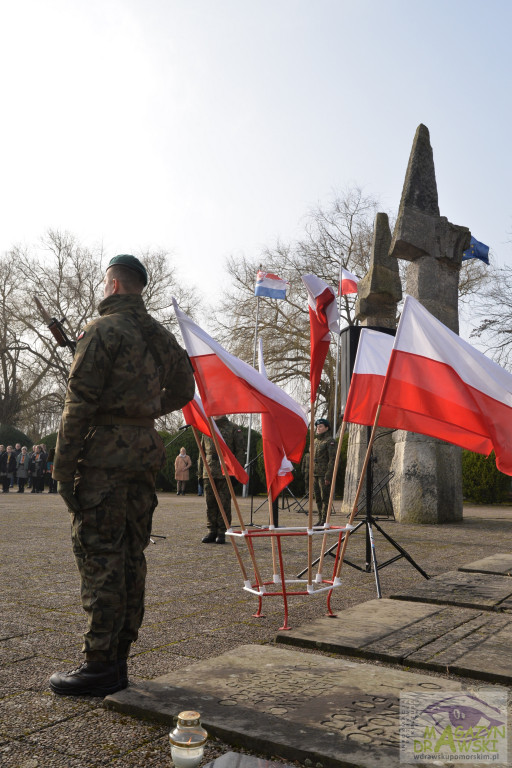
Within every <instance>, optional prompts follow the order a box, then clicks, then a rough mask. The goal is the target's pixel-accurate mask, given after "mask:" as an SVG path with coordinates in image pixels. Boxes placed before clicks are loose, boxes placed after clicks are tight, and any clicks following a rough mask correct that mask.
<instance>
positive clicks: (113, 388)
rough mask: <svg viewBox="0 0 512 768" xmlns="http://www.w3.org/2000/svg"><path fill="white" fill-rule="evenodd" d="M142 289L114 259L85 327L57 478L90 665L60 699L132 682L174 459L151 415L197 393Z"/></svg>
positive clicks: (124, 262)
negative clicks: (156, 530)
mask: <svg viewBox="0 0 512 768" xmlns="http://www.w3.org/2000/svg"><path fill="white" fill-rule="evenodd" d="M145 285H147V273H146V270H145V268H144V266H143V264H142V263H141V262H140V261H139V260H138V259H136V258H135V257H134V256H129V255H122V256H115V257H114V258H113V259H111V261H110V263H109V265H108V267H107V272H106V275H105V281H104V299H103V301H102V302H101V303H100V305H99V307H98V310H99V314H100V317H99V318H98V319H96V320H93V321H92V322H91V323H89V324H88V325H87V326H86V327H85V329H84V330H83V331H82V333H80V335H79V337H78V340H77V346H76V353H75V357H74V359H73V364H72V366H71V370H70V373H69V378H68V387H67V392H66V401H65V405H64V411H63V413H62V420H61V424H60V428H59V433H58V437H57V447H56V451H55V461H54V468H53V477H54V479H55V480H57V481H58V492H59V493H60V494H61V496H62V498H63V499H64V501H65V502H66V505H67V506H68V508H69V511H70V512H71V515H72V518H71V523H72V543H73V552H74V555H75V559H76V563H77V566H78V570H79V572H80V579H81V597H82V606H83V608H84V610H85V612H86V614H87V631H86V633H85V635H84V644H83V648H82V651H83V653H84V654H85V661H84V663H83V664H82V665H81V666H80V667H78V669H75V670H73V671H71V672H68V673H60V672H56V673H54V674H53V675H52V676H51V678H50V687H51V689H52V691H54V692H55V693H59V694H67V695H77V696H86V695H90V696H106V695H108V694H110V693H113V692H115V691H118V690H120V689H122V688H125V687H126V686H127V685H128V672H127V658H128V655H129V651H130V646H131V644H132V643H133V642H134V641H135V640H136V639H137V636H138V630H139V627H140V625H141V623H142V617H143V615H144V585H145V578H146V560H145V557H144V549H145V548H146V546H147V545H148V543H149V536H150V533H151V521H152V517H153V512H154V510H155V507H156V505H157V503H158V500H157V498H156V495H155V478H156V474H157V472H158V470H159V469H160V467H161V466H162V463H163V459H164V456H165V452H164V446H163V443H162V440H161V438H160V437H159V435H158V433H157V432H156V430H155V428H154V419H155V418H157V417H159V416H162V415H163V414H165V413H169V412H170V411H174V410H176V409H178V408H181V407H182V406H183V405H185V404H186V403H188V402H189V400H191V399H192V397H193V396H194V377H193V373H192V366H191V365H190V361H189V359H188V357H187V354H186V352H185V351H184V350H183V349H182V348H181V347H180V346H179V345H178V343H177V341H176V339H175V338H174V336H173V335H172V333H170V332H169V331H167V330H166V329H165V328H164V327H163V326H162V325H161V324H160V323H158V322H157V321H156V320H154V319H153V318H152V317H151V316H150V315H149V314H148V312H147V310H146V308H145V306H144V301H143V299H142V296H141V293H142V290H143V288H144V286H145Z"/></svg>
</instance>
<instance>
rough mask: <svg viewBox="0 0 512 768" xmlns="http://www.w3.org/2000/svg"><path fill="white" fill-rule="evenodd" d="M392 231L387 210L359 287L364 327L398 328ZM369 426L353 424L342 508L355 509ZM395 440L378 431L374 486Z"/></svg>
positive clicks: (378, 504)
mask: <svg viewBox="0 0 512 768" xmlns="http://www.w3.org/2000/svg"><path fill="white" fill-rule="evenodd" d="M390 245H391V230H390V228H389V221H388V217H387V215H386V214H385V213H378V214H377V215H376V217H375V224H374V228H373V242H372V250H371V254H370V267H369V270H368V272H367V273H366V275H365V276H364V277H363V279H362V280H360V281H359V283H358V286H357V301H356V307H355V316H356V319H357V320H358V321H359V322H360V324H361V325H362V326H371V327H378V328H396V321H397V304H398V302H399V301H400V300H401V298H402V286H401V284H400V276H399V274H398V261H397V260H396V259H394V258H392V257H391V256H390V255H389V249H390ZM367 437H368V429H367V427H363V426H360V425H358V424H350V426H349V438H348V451H347V468H346V471H345V490H344V494H343V510H344V511H346V512H347V513H348V512H350V510H351V509H352V505H353V502H354V498H355V495H356V490H357V484H358V482H359V477H360V475H361V471H362V468H363V464H364V457H365V454H366V447H367V445H368V440H367ZM393 455H394V443H393V440H392V436H391V433H390V431H389V430H386V429H382V430H380V429H379V430H377V439H376V440H375V443H374V447H373V451H372V471H373V487H374V488H375V487H377V485H378V484H379V483H380V481H381V480H382V479H383V478H384V477H385V476H386V475H387V474H388V473H389V471H390V466H391V462H392V460H393ZM372 507H373V509H372V511H373V513H374V514H379V512H383V511H384V509H383V508H382V498H381V497H379V496H377V497H376V498H375V499H374V500H373V505H372Z"/></svg>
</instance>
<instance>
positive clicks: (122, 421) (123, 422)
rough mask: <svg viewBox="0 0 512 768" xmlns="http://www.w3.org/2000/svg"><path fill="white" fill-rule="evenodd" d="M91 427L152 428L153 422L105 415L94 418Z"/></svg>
mask: <svg viewBox="0 0 512 768" xmlns="http://www.w3.org/2000/svg"><path fill="white" fill-rule="evenodd" d="M92 426H93V427H150V428H152V427H154V426H155V420H154V419H150V418H146V419H145V418H140V419H138V418H136V417H133V418H131V417H130V416H109V415H108V414H106V413H103V414H100V415H99V416H95V417H94V424H93V425H92Z"/></svg>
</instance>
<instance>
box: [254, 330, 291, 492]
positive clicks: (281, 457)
mask: <svg viewBox="0 0 512 768" xmlns="http://www.w3.org/2000/svg"><path fill="white" fill-rule="evenodd" d="M258 341H259V350H258V351H259V357H258V362H259V369H260V373H261V375H262V376H264V377H265V378H267V372H266V370H265V363H264V362H263V349H262V344H261V339H259V340H258ZM261 437H262V441H263V460H264V462H265V475H266V478H267V493H271V494H272V501H274V499H277V497H278V496H279V494H280V493H281V491H282V490H283V488H286V486H287V485H289V484H290V483H291V482H292V480H293V474H292V472H293V465H292V463H291V461H290V460H289V459H288V458H287V456H286V452H285V450H284V448H283V444H282V442H281V435H280V434H279V431H278V430H276V429H275V424H274V421H273V419H272V417H271V416H270V415H269V414H268V413H262V414H261Z"/></svg>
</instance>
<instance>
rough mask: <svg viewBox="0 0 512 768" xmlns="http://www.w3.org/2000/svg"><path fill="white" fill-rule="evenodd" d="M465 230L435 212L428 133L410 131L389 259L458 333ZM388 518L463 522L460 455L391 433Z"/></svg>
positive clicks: (414, 291) (416, 293)
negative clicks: (401, 264) (400, 262)
mask: <svg viewBox="0 0 512 768" xmlns="http://www.w3.org/2000/svg"><path fill="white" fill-rule="evenodd" d="M470 238H471V233H470V231H469V229H468V228H467V227H462V226H457V225H456V224H451V223H450V222H449V221H448V219H447V218H446V217H445V216H441V215H440V213H439V204H438V198H437V184H436V175H435V168H434V159H433V153H432V147H431V145H430V136H429V132H428V129H427V128H426V126H424V125H420V126H419V127H418V129H417V131H416V135H415V137H414V142H413V146H412V150H411V155H410V158H409V165H408V167H407V172H406V175H405V182H404V187H403V191H402V199H401V202H400V208H399V211H398V218H397V222H396V225H395V231H394V233H393V239H392V242H391V247H390V255H391V256H392V257H394V258H397V259H405V260H406V261H408V262H409V264H408V266H407V277H406V293H408V294H410V295H411V296H414V298H416V299H418V301H420V302H421V303H422V304H423V305H424V306H425V307H426V308H427V309H428V311H429V312H431V313H432V314H433V315H435V317H437V318H438V319H439V320H441V322H442V323H444V324H445V325H447V326H448V328H450V329H451V330H452V331H454V332H455V333H458V331H459V315H458V287H459V271H460V265H461V261H462V252H463V251H464V250H465V249H466V248H468V247H469V242H470ZM393 439H394V441H395V453H394V458H393V462H392V469H393V471H394V473H395V474H394V478H393V480H392V483H391V496H392V500H393V508H394V512H395V516H396V518H397V519H398V520H400V521H403V522H413V523H445V522H454V521H457V520H461V519H462V468H461V449H460V448H458V447H456V446H453V445H449V444H447V443H443V442H441V441H439V440H435V439H433V438H430V437H426V436H424V435H417V434H412V433H411V432H404V431H402V430H400V431H397V432H395V433H394V436H393Z"/></svg>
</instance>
